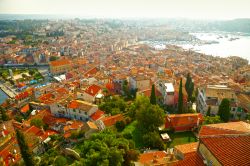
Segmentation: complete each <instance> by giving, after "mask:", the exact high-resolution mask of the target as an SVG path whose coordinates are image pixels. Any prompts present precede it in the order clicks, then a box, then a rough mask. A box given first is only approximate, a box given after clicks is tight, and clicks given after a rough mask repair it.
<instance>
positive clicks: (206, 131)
mask: <svg viewBox="0 0 250 166" xmlns="http://www.w3.org/2000/svg"><path fill="white" fill-rule="evenodd" d="M241 133H243V132H241V131H236V130H224V129H220V128H215V127H210V126H202V128H201V130H200V132H199V136H206V135H223V134H241Z"/></svg>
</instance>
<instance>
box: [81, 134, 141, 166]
mask: <svg viewBox="0 0 250 166" xmlns="http://www.w3.org/2000/svg"><path fill="white" fill-rule="evenodd" d="M77 149H78V150H79V151H80V152H81V157H82V158H83V159H84V160H82V162H83V165H88V166H95V165H107V166H109V165H110V166H113V165H125V163H127V162H128V161H126V159H127V158H128V159H130V161H135V159H136V158H133V157H130V158H129V157H128V156H129V155H130V154H131V150H133V146H131V145H130V141H128V140H127V139H125V138H123V137H122V136H121V135H120V136H118V135H117V134H115V133H114V132H113V131H111V130H108V129H107V130H104V131H102V132H100V133H96V134H93V135H92V136H91V138H90V139H89V140H86V141H84V142H83V143H81V144H79V145H78V147H77ZM130 161H129V163H127V164H128V165H130V164H131V162H130Z"/></svg>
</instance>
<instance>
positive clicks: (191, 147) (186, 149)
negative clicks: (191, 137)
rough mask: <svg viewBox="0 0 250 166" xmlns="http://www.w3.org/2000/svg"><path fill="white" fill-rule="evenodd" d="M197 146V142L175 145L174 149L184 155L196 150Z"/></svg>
mask: <svg viewBox="0 0 250 166" xmlns="http://www.w3.org/2000/svg"><path fill="white" fill-rule="evenodd" d="M197 148H198V142H193V143H189V144H183V145H177V146H175V149H176V150H178V151H179V152H181V153H182V154H184V155H185V154H188V153H192V152H195V151H197Z"/></svg>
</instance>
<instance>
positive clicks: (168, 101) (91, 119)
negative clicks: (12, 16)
mask: <svg viewBox="0 0 250 166" xmlns="http://www.w3.org/2000/svg"><path fill="white" fill-rule="evenodd" d="M93 24H94V23H93ZM60 26H61V28H62V29H64V33H65V35H64V36H60V37H56V38H55V37H47V39H48V43H49V44H45V43H41V44H39V45H38V48H33V47H28V46H24V45H23V44H22V41H19V42H20V43H19V44H7V42H9V41H11V40H12V38H13V37H6V38H3V39H2V40H1V42H0V64H6V63H9V64H15V63H17V64H22V63H28V64H34V63H37V64H48V65H49V72H50V74H51V76H52V77H53V81H52V82H48V83H47V84H46V85H43V86H37V87H29V88H27V89H25V90H24V91H22V92H20V93H19V94H18V95H16V96H15V98H13V100H12V101H10V103H9V104H10V105H11V107H9V109H10V110H12V111H14V110H15V111H19V112H20V113H21V114H24V115H25V114H28V113H29V112H31V115H30V116H29V117H28V118H27V119H26V120H23V121H22V122H17V121H14V120H10V121H7V122H3V123H1V124H0V132H1V134H0V164H1V163H5V164H6V165H9V164H12V163H16V162H17V161H19V160H20V158H21V156H20V149H19V147H18V144H17V140H16V138H15V128H18V129H20V130H21V131H23V133H24V135H25V137H27V139H28V140H29V141H28V142H29V147H30V149H31V150H32V152H33V153H35V154H40V153H42V152H44V150H45V147H44V145H45V144H46V143H48V142H49V141H50V136H51V135H55V134H60V135H62V136H63V137H64V139H66V140H67V139H68V140H70V139H72V133H75V132H79V131H84V135H85V137H86V138H89V137H90V136H91V134H92V133H95V132H99V131H101V130H103V129H105V128H106V127H109V126H112V125H114V124H115V123H116V122H117V121H121V120H123V118H124V117H123V115H122V114H117V115H114V116H110V115H108V114H105V112H103V111H102V110H100V109H99V108H98V104H99V103H101V102H102V101H103V98H104V97H105V96H108V95H124V94H125V89H124V88H125V86H126V84H127V87H128V89H129V91H135V92H136V93H137V94H138V95H139V94H141V95H145V96H150V94H151V87H152V85H153V84H154V85H155V94H156V97H157V101H158V103H159V104H162V105H167V106H172V107H175V108H176V107H177V104H178V93H179V84H180V80H181V79H183V89H182V92H183V102H184V105H187V104H188V101H187V100H188V97H187V92H186V90H185V86H184V85H185V82H186V79H185V77H186V75H187V74H188V73H191V77H192V81H193V82H194V85H195V88H198V95H197V101H196V106H197V109H196V111H197V112H198V113H195V114H179V115H174V114H167V115H166V118H165V121H166V123H165V128H166V129H171V130H172V129H173V130H174V131H175V132H182V131H192V130H196V129H199V127H200V125H201V124H202V122H203V116H205V115H206V113H207V110H208V108H209V107H211V114H212V115H216V114H217V112H218V107H219V105H220V103H221V101H222V99H223V98H228V99H230V106H231V119H232V120H242V119H245V118H246V116H247V114H249V112H250V106H249V103H250V97H249V95H247V93H249V87H250V77H249V66H247V67H244V68H241V69H240V70H239V72H237V73H234V75H232V73H231V72H230V71H231V70H232V69H233V68H234V66H235V63H236V62H237V61H235V60H234V59H232V58H227V59H222V58H218V57H212V56H206V55H203V54H199V53H195V52H192V51H185V50H183V49H181V48H179V47H176V46H168V47H167V49H164V50H157V49H154V48H152V47H149V46H147V45H144V44H138V43H136V41H137V36H136V34H135V33H126V31H125V30H124V29H122V32H120V31H119V28H118V30H115V31H113V30H110V31H112V35H111V36H110V34H108V35H107V34H105V33H102V30H101V28H100V27H103V26H104V27H106V28H107V29H109V28H110V27H109V26H107V25H105V24H104V25H103V26H98V25H95V24H94V26H93V25H86V26H78V23H77V20H75V21H73V22H67V21H65V22H64V24H62V23H60V22H53V21H52V22H50V23H49V25H47V26H46V27H41V29H39V30H38V31H39V34H44V33H45V34H46V32H48V31H53V30H54V28H55V27H60ZM86 31H88V33H86ZM97 34H98V35H97ZM52 56H54V57H56V60H53V61H50V58H51V57H52ZM229 74H230V75H229ZM4 105H6V103H4V104H3V106H4ZM7 112H8V113H9V114H12V112H11V111H7ZM32 119H41V120H42V122H43V123H44V124H45V125H46V126H47V129H46V130H45V129H44V128H38V127H35V126H33V125H30V123H31V121H32ZM249 133H250V126H249V124H248V123H245V122H241V121H240V122H230V123H227V124H215V125H206V126H202V127H201V129H200V132H199V135H198V138H199V141H198V142H197V143H192V144H187V145H179V146H176V147H175V148H174V149H168V150H167V151H152V152H147V153H144V154H141V155H140V158H139V161H138V162H136V163H135V164H136V165H164V164H169V163H172V164H173V165H185V163H189V165H229V164H231V165H243V164H246V162H248V163H247V164H246V165H249V164H250V163H249V161H250V159H249V156H250V154H249V152H250V151H249V147H250V145H249V143H250V140H249V138H250V137H249ZM222 145H223V146H222ZM221 147H223V148H221ZM239 148H240V149H239ZM229 156H230V162H231V161H232V163H229V160H228V159H227V158H229ZM243 161H245V162H244V163H243Z"/></svg>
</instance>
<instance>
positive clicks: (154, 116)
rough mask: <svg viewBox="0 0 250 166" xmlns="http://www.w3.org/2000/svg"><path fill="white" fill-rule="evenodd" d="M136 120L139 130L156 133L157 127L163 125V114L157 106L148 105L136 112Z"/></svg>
mask: <svg viewBox="0 0 250 166" xmlns="http://www.w3.org/2000/svg"><path fill="white" fill-rule="evenodd" d="M136 119H137V122H138V126H139V128H140V129H141V130H143V131H145V132H149V131H156V130H158V127H159V126H161V125H163V124H164V121H165V114H164V111H163V109H161V108H160V107H159V106H158V105H149V106H148V107H141V108H140V109H138V110H137V113H136Z"/></svg>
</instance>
